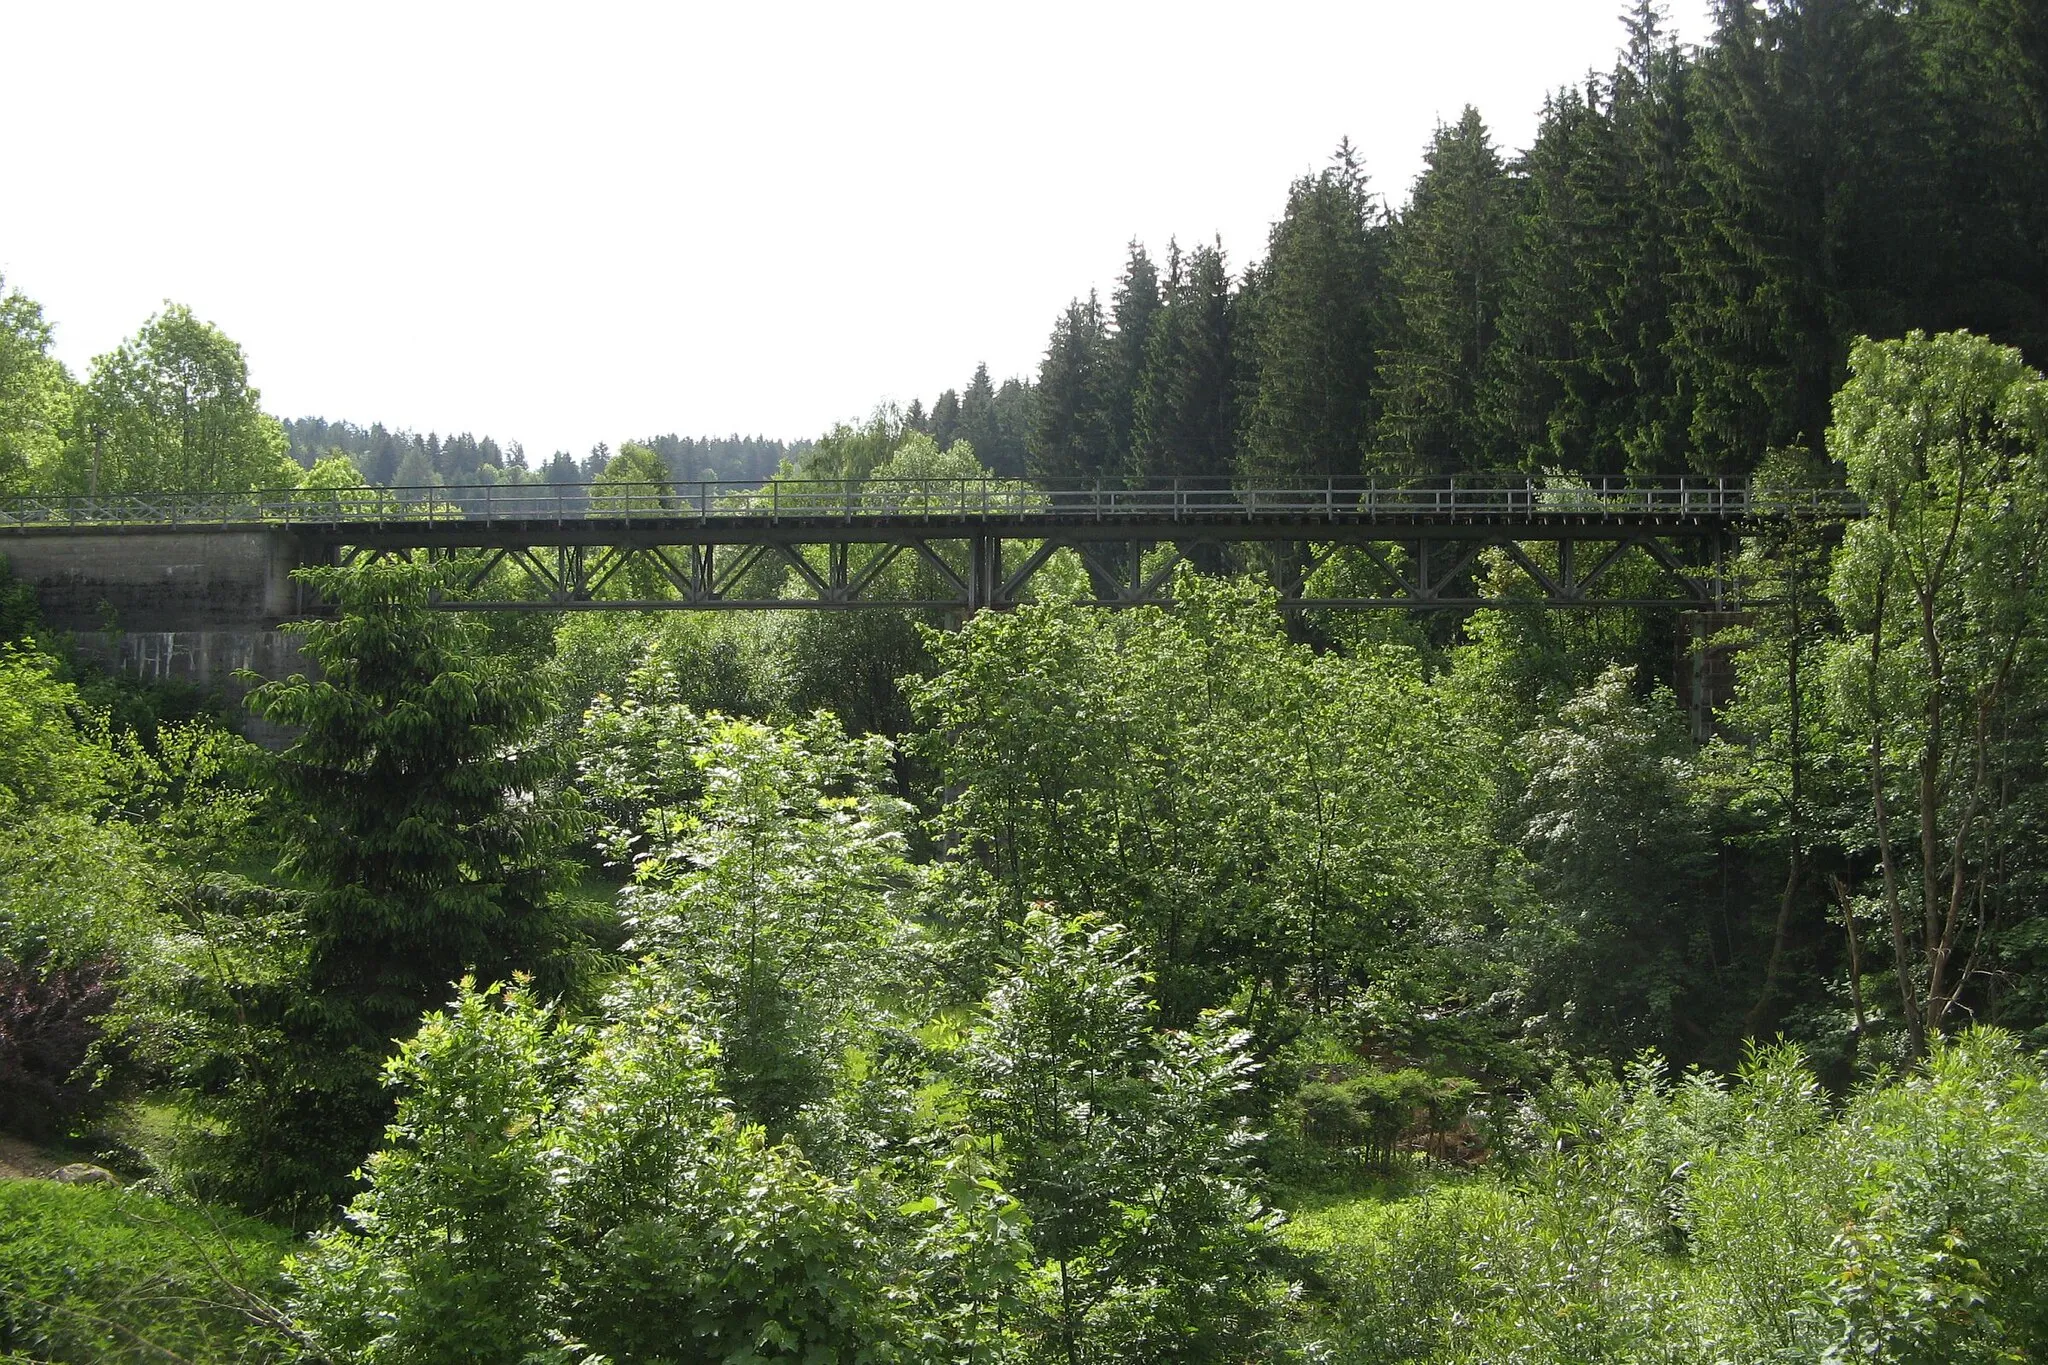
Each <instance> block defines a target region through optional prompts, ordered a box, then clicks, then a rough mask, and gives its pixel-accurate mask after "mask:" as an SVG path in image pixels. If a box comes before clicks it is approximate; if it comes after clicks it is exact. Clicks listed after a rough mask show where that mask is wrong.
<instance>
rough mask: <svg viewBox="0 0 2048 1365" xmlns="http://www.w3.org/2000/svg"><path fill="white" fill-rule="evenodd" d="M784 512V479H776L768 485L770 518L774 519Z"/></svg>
mask: <svg viewBox="0 0 2048 1365" xmlns="http://www.w3.org/2000/svg"><path fill="white" fill-rule="evenodd" d="M781 514H782V481H781V480H780V479H777V480H774V481H773V482H771V483H770V484H769V485H768V520H770V521H774V520H775V519H776V518H777V517H779V516H780V515H781Z"/></svg>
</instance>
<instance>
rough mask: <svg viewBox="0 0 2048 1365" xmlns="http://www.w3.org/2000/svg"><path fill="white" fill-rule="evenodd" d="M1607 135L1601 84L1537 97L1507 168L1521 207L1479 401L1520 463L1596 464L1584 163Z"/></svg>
mask: <svg viewBox="0 0 2048 1365" xmlns="http://www.w3.org/2000/svg"><path fill="white" fill-rule="evenodd" d="M1610 136H1611V127H1610V124H1609V122H1608V119H1607V115H1606V109H1605V105H1604V96H1603V91H1602V87H1601V83H1600V82H1599V81H1597V80H1589V81H1588V82H1587V84H1586V87H1585V89H1584V90H1579V89H1575V88H1567V89H1565V90H1561V91H1559V92H1557V93H1556V94H1554V95H1552V96H1551V97H1550V98H1549V99H1548V100H1546V101H1545V102H1544V106H1543V118H1542V121H1541V122H1540V123H1539V125H1538V127H1537V132H1536V140H1535V142H1534V143H1533V144H1531V146H1530V147H1529V150H1528V151H1526V152H1525V153H1523V154H1522V156H1521V157H1520V158H1519V162H1518V165H1517V167H1516V174H1517V178H1518V179H1519V180H1520V182H1521V185H1522V194H1521V200H1520V203H1521V208H1520V212H1519V214H1518V215H1517V219H1516V223H1515V227H1514V230H1513V231H1514V244H1513V246H1512V248H1511V252H1510V257H1509V266H1508V271H1507V275H1506V278H1505V279H1504V280H1503V281H1502V286H1501V311H1500V318H1499V321H1498V324H1497V329H1498V344H1497V345H1496V346H1495V348H1494V356H1493V362H1492V364H1491V365H1490V366H1489V367H1488V370H1487V376H1486V378H1487V383H1486V386H1485V389H1484V390H1483V392H1482V393H1481V395H1480V400H1479V401H1480V406H1481V410H1482V412H1483V413H1484V416H1485V420H1486V422H1487V425H1488V426H1489V427H1490V428H1491V432H1492V437H1491V439H1492V440H1493V441H1494V442H1495V443H1496V444H1497V446H1499V447H1500V448H1502V449H1504V450H1508V451H1513V452H1515V453H1516V454H1517V455H1518V457H1519V459H1520V462H1521V463H1522V464H1523V465H1524V466H1525V467H1527V468H1530V469H1541V468H1546V467H1557V468H1566V469H1577V470H1588V471H1594V470H1595V469H1596V464H1595V461H1594V460H1593V458H1592V449H1593V446H1594V444H1595V440H1594V436H1593V431H1594V427H1595V424H1596V423H1597V421H1598V414H1599V411H1600V409H1601V408H1602V407H1603V406H1604V405H1605V404H1607V403H1608V402H1610V401H1611V393H1612V386H1611V385H1609V384H1608V383H1607V381H1606V380H1605V379H1604V378H1603V377H1602V375H1601V373H1600V370H1599V368H1598V366H1596V365H1595V364H1594V362H1593V360H1592V358H1591V355H1590V352H1591V350H1592V347H1591V346H1590V344H1589V342H1588V339H1587V337H1586V335H1585V334H1586V329H1587V319H1589V318H1591V317H1592V316H1593V313H1594V311H1595V297H1596V288H1597V272H1596V271H1595V269H1594V267H1593V262H1592V255H1593V250H1592V234H1591V228H1590V223H1591V219H1592V217H1593V212H1594V209H1593V196H1592V193H1591V188H1590V186H1589V185H1588V183H1587V182H1588V179H1589V176H1588V174H1587V167H1588V166H1589V165H1590V164H1592V163H1593V162H1594V161H1595V160H1596V159H1597V158H1598V157H1600V155H1601V153H1602V150H1603V144H1604V143H1605V141H1606V140H1607V139H1608V138H1609V137H1610ZM1597 472H1601V473H1614V472H1618V470H1616V469H1611V468H1606V469H1598V471H1597Z"/></svg>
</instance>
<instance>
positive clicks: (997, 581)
mask: <svg viewBox="0 0 2048 1365" xmlns="http://www.w3.org/2000/svg"><path fill="white" fill-rule="evenodd" d="M1130 529H1131V528H1119V529H1118V530H1116V531H1114V532H1112V531H1110V530H1109V529H1107V528H1104V529H1095V528H1089V529H1088V530H1085V531H1075V530H1072V529H1070V530H1066V531H1062V532H1058V533H1053V534H1047V535H1041V536H1034V537H1029V538H1023V537H1019V538H1014V539H1013V538H1009V537H1005V536H1001V535H976V536H966V537H944V538H941V537H931V536H917V535H906V534H897V535H894V536H890V537H887V538H883V539H877V538H874V536H873V533H871V532H866V531H862V532H859V533H858V534H857V535H856V534H852V533H847V532H842V533H841V534H840V535H838V536H820V535H819V534H818V533H817V532H815V531H812V532H809V533H804V532H793V533H791V534H787V535H779V536H770V537H761V538H756V539H749V540H737V539H705V540H678V539H676V538H675V537H674V536H673V535H668V536H662V537H658V538H647V539H644V540H641V543H634V542H633V540H630V539H622V540H620V541H615V542H611V543H603V542H596V541H591V542H588V543H586V542H585V541H584V540H583V539H581V538H577V539H574V540H565V541H563V542H558V543H556V544H553V545H538V546H536V545H528V544H518V543H501V544H495V545H493V544H481V545H462V544H457V543H454V540H452V539H450V540H445V541H444V543H441V544H438V545H430V546H422V545H418V544H416V543H415V544H411V545H405V544H384V545H378V544H374V543H372V544H367V545H347V546H337V547H335V548H334V554H333V562H337V563H360V562H369V561H374V560H377V559H384V558H396V557H414V556H422V555H423V556H425V557H428V558H431V559H438V560H444V561H449V562H452V563H453V564H455V565H457V566H459V567H458V568H457V570H456V576H455V578H454V581H453V584H452V586H451V589H450V590H449V591H448V592H447V594H446V595H444V596H443V597H442V598H441V599H440V604H441V605H443V606H445V607H448V608H451V609H455V610H501V611H503V610H511V611H518V610H526V611H785V610H808V611H819V610H825V611H832V610H840V611H845V610H860V609H890V610H925V611H936V612H973V611H979V610H982V609H985V608H992V609H1003V608H1008V607H1014V606H1018V605H1021V604H1023V603H1026V602H1030V601H1034V600H1037V597H1038V593H1037V592H1036V591H1035V585H1036V584H1037V583H1038V581H1039V580H1040V578H1041V575H1042V574H1043V572H1044V571H1045V570H1046V568H1047V567H1048V565H1050V564H1051V563H1052V562H1053V561H1054V557H1055V556H1057V555H1059V554H1061V553H1062V552H1066V553H1068V554H1070V555H1071V556H1072V557H1073V559H1074V560H1076V561H1078V563H1079V565H1080V567H1081V568H1082V569H1083V570H1084V571H1085V572H1086V574H1087V578H1088V582H1089V585H1090V588H1091V590H1092V595H1090V596H1086V597H1083V598H1081V599H1079V600H1081V601H1083V602H1085V603H1088V604H1091V605H1096V606H1103V607H1134V606H1161V607H1164V606H1171V605H1172V604H1173V578H1174V571H1175V570H1176V569H1177V568H1178V567H1179V566H1180V565H1181V564H1183V563H1189V562H1193V561H1194V560H1195V559H1196V558H1198V557H1199V556H1201V555H1202V553H1203V552H1204V551H1207V552H1208V553H1209V554H1210V555H1211V556H1212V557H1220V556H1222V555H1224V554H1227V553H1228V550H1229V548H1230V547H1232V546H1246V545H1252V546H1262V547H1264V548H1265V549H1266V550H1267V551H1268V552H1269V553H1268V554H1267V555H1266V556H1265V558H1266V560H1267V566H1268V568H1269V571H1270V573H1271V576H1272V578H1273V581H1274V584H1275V587H1276V588H1277V590H1278V592H1279V595H1280V601H1281V605H1282V606H1283V607H1286V608H1288V609H1292V610H1366V609H1409V610H1416V609H1430V608H1460V609H1469V608H1477V607H1487V606H1503V605H1545V606H1554V607H1569V606H1579V607H1596V606H1598V607H1612V606H1635V607H1651V606H1655V607H1686V608H1695V609H1705V610H1713V609H1720V608H1723V607H1725V606H1727V605H1728V604H1729V599H1730V586H1729V579H1728V577H1727V574H1726V572H1725V556H1726V551H1727V548H1728V537H1727V536H1725V535H1723V534H1721V533H1719V532H1718V531H1715V530H1711V529H1704V530H1703V529H1700V528H1688V529H1687V530H1686V531H1685V532H1684V533H1682V534H1680V535H1678V536H1671V535H1658V534H1653V533H1651V532H1649V531H1644V530H1616V529H1603V528H1597V527H1591V526H1585V527H1578V528H1573V529H1572V532H1571V533H1570V534H1565V533H1564V528H1555V529H1554V530H1552V531H1551V533H1550V534H1544V535H1538V536H1535V537H1531V536H1530V534H1529V530H1530V528H1528V527H1526V526H1524V527H1519V528H1516V529H1515V532H1514V533H1512V534H1511V533H1510V532H1509V531H1508V530H1507V529H1505V528H1500V527H1477V526H1463V527H1450V528H1438V529H1431V530H1428V531H1416V532H1413V533H1408V534H1403V533H1402V532H1401V531H1400V530H1399V529H1394V528H1387V527H1372V528H1331V527H1328V526H1323V527H1316V528H1313V531H1314V533H1315V534H1316V536H1317V538H1316V539H1307V538H1305V536H1304V532H1307V531H1309V530H1310V529H1311V528H1306V527H1304V528H1299V529H1295V530H1293V531H1292V533H1291V534H1289V535H1286V536H1281V535H1274V534H1263V535H1243V534H1239V533H1234V532H1235V531H1236V528H1229V529H1225V530H1222V531H1221V533H1218V532H1217V531H1215V530H1211V529H1209V528H1204V529H1203V530H1197V531H1195V533H1194V534H1191V535H1188V536H1182V537H1177V538H1175V539H1172V540H1164V539H1160V538H1158V532H1157V530H1156V529H1153V528H1147V529H1148V531H1149V532H1150V533H1149V534H1147V535H1144V536H1135V535H1131V534H1129V530H1130ZM1259 529H1262V530H1265V529H1269V528H1259ZM1333 530H1338V531H1339V532H1340V533H1339V534H1336V535H1334V536H1333V535H1332V531H1333ZM410 539H416V538H410ZM1537 544H1548V545H1551V546H1554V547H1555V548H1554V556H1553V557H1552V558H1553V559H1554V562H1547V560H1546V557H1544V556H1541V555H1539V554H1537V553H1534V552H1533V547H1534V546H1535V545H1537ZM1346 550H1351V551H1356V552H1357V554H1358V555H1359V556H1360V557H1361V559H1362V560H1363V561H1364V564H1365V565H1366V566H1369V568H1370V570H1371V571H1373V572H1374V573H1376V574H1377V576H1378V577H1379V578H1380V579H1381V580H1382V581H1383V584H1384V589H1385V590H1384V591H1383V592H1381V593H1379V594H1378V595H1370V596H1334V595H1330V594H1329V593H1327V592H1318V591H1316V590H1315V587H1314V584H1315V574H1316V571H1317V570H1318V569H1320V568H1322V567H1324V566H1325V565H1327V564H1329V563H1330V562H1331V561H1332V559H1333V558H1334V557H1336V556H1337V555H1339V554H1340V553H1342V552H1344V551H1346ZM1489 550H1494V551H1498V552H1499V553H1500V554H1501V555H1502V556H1504V557H1505V558H1506V559H1507V560H1508V561H1509V563H1510V564H1512V565H1513V566H1514V567H1515V568H1516V569H1518V570H1519V571H1520V572H1521V574H1522V575H1524V576H1525V577H1526V579H1527V581H1528V583H1529V585H1530V586H1531V587H1532V588H1533V589H1534V595H1533V596H1529V597H1516V596H1505V597H1503V596H1497V595H1488V594H1484V593H1481V592H1479V591H1477V589H1476V587H1475V585H1474V582H1473V574H1474V570H1475V569H1476V568H1477V567H1478V566H1479V565H1480V564H1481V563H1482V557H1483V556H1484V555H1485V554H1486V552H1487V551H1489ZM1632 556H1641V557H1642V558H1644V559H1646V560H1647V561H1648V562H1649V563H1650V564H1651V565H1653V566H1654V567H1655V568H1656V570H1657V571H1658V578H1659V581H1660V582H1661V583H1662V584H1663V585H1664V587H1665V588H1666V591H1665V592H1664V593H1663V594H1662V595H1656V596H1603V595H1601V589H1602V587H1603V585H1604V584H1605V583H1606V582H1607V581H1608V580H1609V578H1610V577H1611V576H1612V575H1613V571H1614V570H1615V569H1616V568H1617V567H1619V566H1620V565H1622V564H1624V563H1626V562H1627V561H1628V560H1629V559H1630V558H1631V557H1632ZM906 562H907V563H908V564H909V565H910V566H911V567H913V568H914V569H915V570H918V571H920V572H918V573H916V574H915V575H914V577H915V579H916V581H917V587H918V589H919V591H916V592H914V593H913V594H912V595H907V596H906V595H903V593H902V592H901V591H900V590H895V591H892V589H896V588H898V587H899V585H900V582H901V576H900V575H891V574H890V572H889V571H890V570H891V569H892V568H895V567H897V566H898V565H902V564H905V563H906ZM628 584H631V585H637V586H640V587H645V586H649V585H652V586H654V587H656V588H657V589H658V591H657V593H656V594H655V595H643V594H642V593H639V592H635V591H631V590H626V589H624V587H623V585H628ZM771 585H772V587H771V590H768V591H763V588H764V587H770V586H771Z"/></svg>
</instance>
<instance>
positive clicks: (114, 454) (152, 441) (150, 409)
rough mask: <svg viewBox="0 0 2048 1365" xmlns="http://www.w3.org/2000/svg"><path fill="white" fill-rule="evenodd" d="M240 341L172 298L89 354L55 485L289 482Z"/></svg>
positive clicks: (280, 434)
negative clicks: (73, 430)
mask: <svg viewBox="0 0 2048 1365" xmlns="http://www.w3.org/2000/svg"><path fill="white" fill-rule="evenodd" d="M260 401H261V395H260V394H258V393H257V391H256V390H255V389H253V388H251V387H250V386H249V367H248V363H247V361H246V360H244V358H243V356H242V348H241V347H240V346H237V345H236V344H235V343H234V342H233V341H231V340H229V339H228V338H227V337H226V336H225V335H223V334H222V333H221V332H220V330H219V329H218V328H216V327H214V326H213V324H211V323H208V322H203V321H201V320H200V319H199V318H197V317H195V316H194V315H193V313H192V310H191V309H189V308H186V307H184V306H183V305H182V304H169V305H166V306H165V308H164V310H163V311H162V312H161V313H158V314H156V315H155V316H154V317H152V318H150V319H149V321H147V322H145V323H144V324H143V325H142V328H141V330H140V331H138V332H137V333H136V334H135V335H134V336H133V337H130V338H128V339H127V340H126V341H124V342H122V343H121V345H120V346H119V347H118V348H116V349H115V350H113V351H110V352H109V353H107V354H106V355H103V356H100V357H98V358H96V359H95V360H94V361H93V372H92V378H91V379H90V380H88V381H87V383H86V386H85V391H84V397H83V400H82V402H81V404H80V410H79V414H78V427H79V429H78V431H77V434H76V437H75V439H74V440H73V441H72V442H71V443H70V444H69V445H68V446H67V448H66V449H65V451H64V453H63V456H62V458H61V459H60V460H59V461H58V462H57V464H56V465H55V466H54V467H53V468H52V469H51V472H50V475H49V476H48V480H47V481H48V482H49V483H51V484H53V485H54V486H55V488H56V489H57V490H58V491H61V492H67V493H85V492H90V491H95V490H97V491H99V492H113V491H117V490H137V491H152V490H161V491H174V490H195V491H201V490H211V489H220V490H224V491H230V492H238V491H244V490H247V489H252V488H273V489H275V488H290V487H293V486H294V485H296V484H297V483H298V481H299V474H300V471H299V467H298V466H297V465H296V464H294V463H293V462H292V460H291V458H290V456H289V455H287V454H286V446H287V443H286V441H285V435H284V429H283V428H282V427H281V426H279V424H278V422H277V419H276V418H274V417H270V416H267V415H266V414H265V413H264V412H263V410H262V409H261V407H259V406H258V404H259V403H260Z"/></svg>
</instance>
